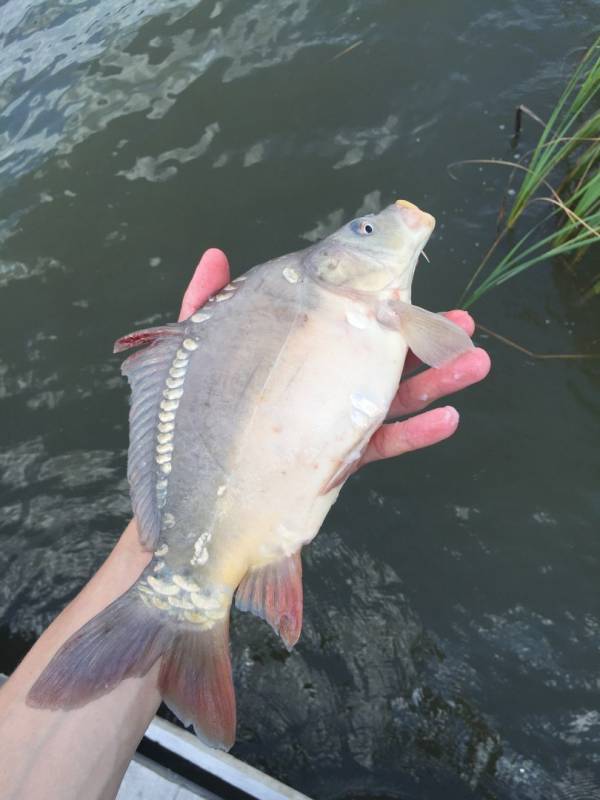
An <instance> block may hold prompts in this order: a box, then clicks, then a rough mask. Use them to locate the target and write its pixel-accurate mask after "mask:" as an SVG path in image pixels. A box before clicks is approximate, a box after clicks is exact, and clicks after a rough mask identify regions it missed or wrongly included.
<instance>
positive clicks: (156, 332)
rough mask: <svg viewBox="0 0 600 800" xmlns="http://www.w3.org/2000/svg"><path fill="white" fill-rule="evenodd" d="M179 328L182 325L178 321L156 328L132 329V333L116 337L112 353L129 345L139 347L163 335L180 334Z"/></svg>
mask: <svg viewBox="0 0 600 800" xmlns="http://www.w3.org/2000/svg"><path fill="white" fill-rule="evenodd" d="M181 328H182V326H181V325H179V324H178V323H171V324H169V325H159V326H158V327H156V328H145V329H144V330H141V331H133V333H128V334H127V335H126V336H121V338H120V339H117V341H116V342H115V343H114V346H113V353H122V352H123V350H129V348H130V347H141V345H145V344H150V342H154V341H156V340H157V339H164V338H165V336H181Z"/></svg>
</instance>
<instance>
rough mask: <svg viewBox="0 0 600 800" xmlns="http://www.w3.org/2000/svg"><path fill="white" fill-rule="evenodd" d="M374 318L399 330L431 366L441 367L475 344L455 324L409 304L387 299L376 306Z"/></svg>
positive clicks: (418, 355)
mask: <svg viewBox="0 0 600 800" xmlns="http://www.w3.org/2000/svg"><path fill="white" fill-rule="evenodd" d="M377 319H378V320H379V322H380V323H381V324H382V325H385V326H386V328H391V329H392V330H396V331H399V332H400V333H401V334H402V336H404V338H405V339H406V342H407V344H408V346H409V347H410V349H411V350H412V351H413V353H414V354H415V355H416V356H417V358H420V359H421V361H423V363H425V364H428V365H429V366H430V367H441V366H442V364H445V363H446V362H447V361H451V360H452V359H454V358H456V357H457V356H459V355H461V354H462V353H466V352H467V350H472V349H473V347H474V345H473V342H472V341H471V339H470V337H469V336H468V335H467V334H466V333H465V331H463V329H462V328H459V327H458V325H455V324H454V323H453V322H450V320H447V319H446V318H445V317H442V315H441V314H434V313H433V312H431V311H426V310H425V309H424V308H420V307H419V306H413V305H411V303H403V302H401V301H400V300H392V301H386V302H385V303H382V304H381V305H380V306H379V308H378V309H377Z"/></svg>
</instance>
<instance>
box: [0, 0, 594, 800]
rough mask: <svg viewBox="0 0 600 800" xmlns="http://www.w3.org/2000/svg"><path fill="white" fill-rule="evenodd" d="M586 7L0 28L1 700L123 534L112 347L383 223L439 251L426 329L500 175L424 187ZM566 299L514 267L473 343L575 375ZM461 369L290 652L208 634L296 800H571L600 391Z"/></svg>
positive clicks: (484, 239) (44, 2) (557, 77)
mask: <svg viewBox="0 0 600 800" xmlns="http://www.w3.org/2000/svg"><path fill="white" fill-rule="evenodd" d="M598 5H599V4H598V3H597V2H592V0H563V2H559V0H540V2H538V3H536V4H535V8H533V7H532V4H530V3H526V2H524V1H522V2H518V1H517V0H507V1H506V2H503V3H498V2H496V3H494V2H492V0H463V2H460V3H452V4H449V3H445V2H435V3H427V4H424V3H418V2H414V0H412V1H409V0H404V2H402V3H400V2H396V3H391V2H383V0H382V1H381V2H379V1H377V2H374V1H373V0H371V2H366V0H352V1H351V2H348V0H346V1H345V2H337V0H332V1H331V2H328V3H326V4H325V3H318V2H316V0H279V2H277V3H275V2H271V3H267V2H252V3H248V2H241V1H240V0H223V1H221V2H216V3H215V2H192V0H189V2H166V0H165V1H163V2H161V1H160V0H144V2H141V1H140V2H137V1H136V0H129V2H127V0H121V2H115V0H82V1H81V2H76V0H70V1H69V2H66V1H63V2H61V1H60V0H52V2H48V0H36V1H35V2H33V1H31V2H28V3H23V2H21V0H8V2H4V3H3V4H2V5H1V6H0V30H1V31H2V34H1V37H2V49H1V51H0V78H1V79H0V98H1V99H0V108H1V109H2V110H1V112H0V115H1V123H0V142H1V150H0V219H2V223H1V224H0V292H1V294H0V298H1V303H2V306H1V307H2V349H1V351H0V409H1V414H2V419H3V420H4V425H3V432H2V455H1V459H2V479H1V480H2V483H1V495H0V504H1V506H2V513H1V515H0V526H1V527H0V537H1V549H0V574H2V576H3V578H2V582H1V585H0V624H1V626H2V627H1V643H2V655H1V656H0V669H3V670H4V671H8V670H10V669H12V668H14V666H15V664H16V662H17V660H18V658H19V657H20V656H21V655H22V654H23V653H24V652H25V651H26V649H27V647H28V646H29V645H30V644H31V643H32V642H33V641H34V639H35V637H36V636H37V635H38V634H39V633H40V631H41V630H42V629H43V628H44V626H45V625H47V624H48V623H49V621H50V620H51V619H52V618H53V617H54V615H55V614H56V613H57V612H58V611H59V609H61V608H62V606H63V605H64V604H65V603H66V602H67V601H68V600H69V599H70V598H71V597H72V596H73V595H74V594H75V593H76V592H77V591H78V589H79V588H80V587H81V586H82V584H83V583H84V582H85V580H86V579H87V578H88V577H89V575H90V574H91V573H92V572H93V570H94V569H95V568H96V567H97V566H98V565H99V564H100V562H101V561H102V559H103V558H104V557H105V556H106V554H107V552H108V550H109V549H110V547H111V545H112V543H113V542H114V540H115V537H116V535H117V534H118V532H119V531H120V530H121V529H122V527H123V526H124V524H125V522H126V520H127V518H128V514H129V500H128V495H127V486H126V482H125V477H124V476H125V464H126V446H127V422H126V421H127V395H128V392H127V388H126V386H125V383H124V381H123V379H122V378H121V377H120V375H119V359H118V358H115V357H112V356H111V355H110V353H111V345H112V342H113V340H114V339H115V338H116V337H117V336H119V335H121V334H123V333H126V332H128V331H129V330H131V329H133V328H135V327H138V326H142V325H148V324H157V323H161V322H164V321H167V320H170V319H172V318H173V317H174V315H175V314H176V311H177V309H178V305H179V301H180V297H181V293H182V290H183V288H184V287H185V284H186V281H187V280H188V277H189V275H190V273H191V271H192V269H193V266H194V264H195V262H196V260H197V258H198V256H199V255H200V253H201V252H202V250H203V249H204V248H205V247H207V246H211V245H218V246H221V247H223V248H224V249H225V250H226V252H227V253H228V254H229V256H230V258H231V262H232V266H233V270H234V273H236V274H237V273H239V272H241V271H243V270H245V269H246V268H247V267H249V266H251V265H253V264H255V263H258V262H260V261H263V260H265V259H266V258H268V257H271V256H274V255H277V254H280V253H283V252H286V251H290V250H293V249H296V248H298V247H300V246H302V245H303V244H305V243H307V242H310V241H313V240H314V239H315V237H318V236H320V235H322V234H325V233H328V232H330V231H331V230H332V229H333V228H334V227H335V226H337V225H338V224H339V223H340V222H341V221H342V220H344V219H346V218H349V217H351V216H353V215H355V214H357V213H358V212H360V211H365V210H371V209H377V208H379V207H380V206H381V205H383V204H385V203H387V202H389V201H391V200H392V199H394V198H396V197H398V196H399V197H408V198H410V199H411V200H413V201H415V202H416V203H418V204H419V205H421V206H423V207H424V208H426V209H428V210H430V211H432V212H433V213H434V214H435V215H436V217H437V218H438V230H437V233H436V236H435V238H434V240H433V241H432V242H431V244H430V246H429V247H428V253H429V256H430V258H431V261H432V264H431V265H430V266H427V265H423V266H422V267H421V268H420V271H419V273H418V275H417V279H416V285H415V298H416V301H417V302H419V303H421V304H423V305H425V306H427V307H430V308H433V309H438V308H448V307H451V306H452V305H454V304H455V303H456V298H457V296H458V295H459V293H460V290H461V289H462V287H463V286H464V284H465V283H466V281H467V279H468V277H469V276H470V274H471V272H472V270H473V269H474V267H475V266H476V264H477V263H478V259H479V258H480V257H481V254H482V252H483V251H484V249H485V246H486V244H488V243H489V242H491V240H492V238H493V236H494V230H495V218H496V213H497V209H498V205H499V202H500V198H501V194H502V188H503V186H504V181H505V179H506V175H505V173H502V172H501V171H500V170H499V169H496V170H490V169H487V170H483V171H480V170H478V169H477V168H476V167H471V168H468V169H467V168H464V169H462V170H459V171H458V172H457V173H456V175H457V177H458V178H459V180H452V179H451V177H450V176H449V174H448V171H447V165H448V164H449V163H451V162H454V161H457V160H459V159H463V158H473V157H478V156H481V157H488V156H501V157H507V158H512V157H513V155H514V153H513V151H512V150H511V149H510V135H511V122H512V119H511V118H512V113H513V109H514V107H515V105H517V104H518V103H519V102H524V103H526V104H527V105H528V106H530V107H532V108H533V109H534V110H535V111H536V112H537V113H538V114H539V115H541V116H542V117H544V116H546V115H547V114H548V111H549V109H550V107H551V104H552V101H553V100H554V99H555V98H556V97H557V95H558V93H559V91H560V88H561V85H562V82H563V80H564V77H565V75H566V74H567V73H568V69H569V64H570V63H572V57H571V60H570V59H569V53H572V51H573V50H574V49H575V48H578V47H582V46H585V45H586V44H588V43H589V41H590V36H591V33H590V31H591V29H592V28H593V25H594V24H597V22H598V16H597V12H598ZM356 42H360V44H359V45H358V46H355V47H354V49H352V50H351V51H349V52H346V53H344V51H345V50H346V49H347V48H349V47H350V46H351V45H353V44H355V43H356ZM340 54H342V55H340ZM534 141H535V129H534V127H533V123H530V122H529V121H527V123H526V132H525V136H524V139H523V142H522V143H521V145H520V148H519V151H518V152H519V153H521V154H522V153H524V152H525V151H526V150H527V149H528V148H530V147H531V145H532V143H533V142H534ZM588 263H590V262H589V261H588ZM574 298H575V289H574V287H573V284H572V281H571V280H570V279H569V278H567V277H565V276H564V275H561V273H560V272H557V271H556V269H555V270H553V269H551V266H550V265H544V266H542V267H540V268H538V269H537V270H536V271H534V272H530V273H529V274H526V275H525V276H523V277H522V278H520V279H519V281H518V282H515V283H514V284H508V285H507V286H506V287H505V288H504V289H502V290H499V291H498V292H496V293H493V294H491V295H490V296H489V297H488V298H486V299H485V300H484V301H483V302H481V304H480V305H479V306H478V307H477V308H476V312H477V314H478V316H479V318H480V319H481V321H482V322H484V323H485V324H486V325H487V326H489V327H490V328H493V329H497V330H499V331H501V332H502V333H505V334H506V335H509V336H510V337H512V338H514V339H517V340H519V341H521V342H523V343H525V344H526V345H527V346H528V347H530V348H531V349H532V350H536V351H541V352H549V351H553V352H561V351H563V352H564V351H566V352H573V351H577V350H581V349H585V350H593V349H594V348H595V349H596V350H598V349H600V341H599V333H598V327H597V321H596V319H595V315H596V311H597V309H596V308H594V307H589V308H580V307H578V306H577V305H576V304H575V303H574ZM479 341H480V343H481V344H483V345H484V346H488V347H489V349H490V351H491V353H492V356H493V360H494V370H493V373H492V374H491V376H490V378H489V379H488V380H487V381H486V382H485V383H484V384H482V385H481V386H478V387H476V388H474V389H472V390H470V391H469V392H467V393H465V394H464V395H463V396H460V397H458V398H456V403H457V406H458V408H459V410H460V412H461V415H462V424H461V428H460V431H459V433H458V434H457V435H456V436H455V437H454V438H453V439H452V440H451V441H449V442H447V443H445V444H443V445H441V446H439V447H436V448H435V449H432V450H430V451H426V452H421V453H418V454H415V455H411V456H407V457H404V458H403V459H401V460H398V461H396V462H394V463H385V464H379V465H377V466H372V467H370V468H368V469H367V470H364V471H363V472H361V474H360V475H358V476H356V477H355V478H353V479H352V486H351V488H347V489H346V490H345V491H344V493H343V494H342V497H341V499H340V501H339V502H338V504H337V505H336V506H335V508H334V510H333V512H332V513H331V515H330V516H329V518H328V519H327V521H326V523H325V526H324V528H323V531H322V532H321V534H320V536H319V537H318V538H317V540H316V541H315V542H314V543H313V545H312V546H311V547H310V548H308V549H307V551H306V558H305V586H306V614H305V618H306V622H305V629H304V633H303V637H302V640H301V642H300V644H299V646H298V647H297V648H296V650H295V651H294V653H292V654H291V655H288V654H287V653H286V652H285V651H284V650H283V649H282V647H281V646H280V644H279V643H278V642H277V641H276V640H275V638H274V636H273V635H272V633H271V632H270V630H269V629H267V627H266V626H264V625H263V624H261V623H259V622H258V621H256V620H254V619H251V618H249V617H248V616H246V615H244V616H242V615H239V614H238V615H235V618H234V624H233V654H234V668H235V677H236V685H237V688H238V700H239V718H240V725H239V738H238V743H237V744H236V746H235V749H234V753H235V754H237V755H238V756H240V757H242V758H244V759H246V760H247V761H249V762H251V763H253V764H256V765H257V766H259V767H261V768H264V769H266V770H267V771H269V772H270V773H272V774H274V775H275V776H277V777H279V778H281V779H283V780H285V781H287V782H289V783H291V784H292V785H294V786H296V787H298V788H299V789H301V790H303V791H305V792H307V793H308V794H312V795H314V796H315V797H319V798H358V797H362V798H373V799H375V798H406V797H414V798H417V797H418V798H430V799H431V800H438V799H439V800H442V798H443V799H444V800H448V798H451V799H452V800H453V799H454V798H482V799H483V798H485V799H486V800H488V799H489V798H511V799H512V798H518V799H520V798H523V799H527V800H530V799H531V800H542V798H543V799H544V800H546V799H547V798H549V799H550V800H564V799H566V798H580V799H581V800H583V798H592V797H593V798H596V797H600V788H599V787H600V764H599V760H600V756H599V753H600V710H599V708H600V706H599V688H600V686H599V679H598V672H599V671H598V667H599V663H600V662H599V658H598V649H599V647H600V601H599V593H598V574H599V566H600V543H599V540H598V536H597V530H598V525H597V520H598V512H599V511H600V492H599V490H598V485H599V480H598V479H599V477H600V475H599V472H600V470H599V465H598V459H597V449H598V421H599V418H600V402H599V400H598V398H599V396H600V395H599V394H598V388H599V383H600V380H599V379H600V365H599V364H598V362H594V361H554V362H544V361H537V360H534V359H530V358H527V357H525V356H523V355H521V354H520V353H518V352H516V351H514V350H511V349H508V348H506V347H503V346H501V345H499V344H498V343H497V342H495V341H494V340H491V339H486V338H483V337H480V339H479Z"/></svg>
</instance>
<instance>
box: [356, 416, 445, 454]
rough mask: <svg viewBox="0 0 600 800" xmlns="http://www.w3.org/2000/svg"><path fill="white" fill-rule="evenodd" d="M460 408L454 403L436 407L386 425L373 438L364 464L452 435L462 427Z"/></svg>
mask: <svg viewBox="0 0 600 800" xmlns="http://www.w3.org/2000/svg"><path fill="white" fill-rule="evenodd" d="M458 420H459V416H458V411H457V410H456V409H455V408H452V406H446V407H445V408H433V409H432V410H431V411H426V412H425V413H424V414H419V415H418V416H416V417H411V418H410V419H406V420H403V421H402V422H392V423H389V424H387V425H382V426H381V428H379V429H378V430H377V431H376V432H375V433H374V434H373V437H372V438H371V441H370V442H369V445H368V447H367V449H366V451H365V453H364V455H363V457H362V460H361V463H360V465H361V466H364V464H368V463H369V462H370V461H379V460H381V459H382V458H393V457H394V456H401V455H403V454H404V453H409V452H410V451H411V450H420V449H421V448H422V447H429V446H430V445H432V444H437V443H438V442H442V441H443V440H444V439H447V438H448V437H449V436H452V434H453V433H454V431H455V430H456V428H457V427H458Z"/></svg>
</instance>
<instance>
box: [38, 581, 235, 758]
mask: <svg viewBox="0 0 600 800" xmlns="http://www.w3.org/2000/svg"><path fill="white" fill-rule="evenodd" d="M138 584H139V582H138ZM138 584H136V585H135V586H133V587H132V588H131V589H130V590H129V591H127V592H125V594H123V595H121V597H118V598H117V599H116V600H115V601H113V602H112V603H111V604H110V605H109V606H108V607H107V608H106V609H104V611H101V612H100V613H99V614H97V615H96V616H95V617H93V618H92V619H91V620H90V621H89V622H87V623H86V624H85V625H83V626H82V627H81V628H80V629H79V630H78V631H76V632H75V633H74V634H73V635H72V636H71V637H70V638H69V639H68V640H67V641H66V642H65V643H64V644H63V645H62V647H61V648H60V649H59V650H58V651H57V653H56V654H55V655H54V657H53V658H52V659H51V661H50V663H49V664H48V665H47V667H46V668H45V669H44V671H43V672H42V674H41V675H40V677H39V678H38V679H37V681H36V682H35V683H34V684H33V686H32V687H31V689H30V690H29V694H28V695H27V703H28V704H29V705H31V706H35V707H38V708H55V709H56V708H63V709H69V708H78V707H80V706H83V705H85V704H86V703H87V702H89V701H90V700H94V699H95V698H97V697H100V696H101V695H103V694H106V693H107V692H110V691H111V690H112V689H114V688H115V687H116V686H117V685H118V684H119V683H120V682H121V681H123V680H125V679H126V678H131V677H135V676H138V677H139V676H142V675H145V674H146V673H147V672H148V670H149V669H150V668H151V667H152V666H153V664H154V663H155V662H156V661H157V660H158V659H159V658H160V657H161V656H162V663H161V669H160V675H159V689H160V692H161V694H162V695H163V698H164V700H165V702H166V703H167V705H168V706H169V707H170V708H171V709H172V710H173V711H174V713H175V714H177V716H178V717H179V718H180V719H181V720H182V722H184V723H185V724H186V725H189V724H193V726H194V729H195V731H196V733H197V734H198V736H200V738H202V739H204V740H205V741H206V742H207V743H208V744H210V745H212V746H213V747H220V748H222V749H228V748H229V747H231V746H232V744H233V742H234V739H235V695H234V689H233V681H232V676H231V662H230V658H229V615H228V614H226V615H225V616H224V617H223V618H221V619H218V620H216V621H210V620H207V619H206V617H203V619H202V620H201V621H200V622H191V621H188V620H187V619H181V618H180V617H178V616H177V615H176V614H177V612H176V609H162V608H158V607H156V606H155V605H154V604H153V603H152V596H143V595H142V593H141V592H140V591H138V589H137V586H138ZM158 602H161V601H160V599H159V601H158ZM162 602H164V598H163V600H162ZM191 616H192V617H193V616H195V615H194V612H191ZM209 624H210V625H211V627H210V628H208V627H207V626H208V625H209Z"/></svg>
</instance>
